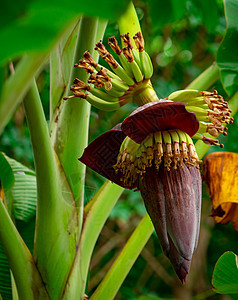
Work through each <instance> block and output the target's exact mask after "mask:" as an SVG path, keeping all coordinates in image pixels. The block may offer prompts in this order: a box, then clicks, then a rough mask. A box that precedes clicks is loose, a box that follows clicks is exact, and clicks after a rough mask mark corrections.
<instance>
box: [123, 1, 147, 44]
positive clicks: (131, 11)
mask: <svg viewBox="0 0 238 300" xmlns="http://www.w3.org/2000/svg"><path fill="white" fill-rule="evenodd" d="M118 26H119V30H120V33H121V34H124V33H127V32H128V33H129V34H130V37H131V42H132V45H133V47H134V48H135V49H137V47H136V45H135V42H134V40H133V39H132V37H133V36H134V35H135V34H136V33H137V32H139V31H140V32H141V28H140V23H139V20H138V17H137V13H136V10H135V7H134V5H133V3H132V1H131V2H130V3H129V5H128V8H127V10H126V12H125V13H124V14H123V15H122V17H121V18H120V19H119V20H118Z"/></svg>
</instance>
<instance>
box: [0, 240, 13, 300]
mask: <svg viewBox="0 0 238 300" xmlns="http://www.w3.org/2000/svg"><path fill="white" fill-rule="evenodd" d="M0 295H2V297H3V299H4V300H8V299H9V300H10V299H12V290H11V276H10V266H9V263H8V260H7V257H6V254H5V251H4V249H3V246H2V244H1V243H0ZM0 299H1V298H0Z"/></svg>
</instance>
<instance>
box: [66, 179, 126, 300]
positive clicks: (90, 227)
mask: <svg viewBox="0 0 238 300" xmlns="http://www.w3.org/2000/svg"><path fill="white" fill-rule="evenodd" d="M123 190H124V189H123V188H122V187H120V186H119V185H117V184H115V183H112V182H111V181H109V180H107V181H106V182H105V183H104V184H103V185H102V187H101V188H100V189H99V191H98V192H97V193H96V195H95V196H94V197H93V198H92V199H91V200H90V202H89V203H88V204H87V206H86V207H85V210H84V217H85V221H84V226H83V229H82V233H81V240H80V245H79V248H78V255H77V256H76V260H75V262H74V265H73V268H72V271H71V274H70V277H69V279H68V284H67V288H66V293H65V299H76V298H77V297H79V298H80V299H82V298H83V294H84V289H85V285H86V281H87V275H88V268H89V264H90V259H91V256H92V252H93V249H94V246H95V244H96V241H97V239H98V236H99V234H100V233H101V230H102V227H103V225H104V224H105V222H106V220H107V218H108V216H109V213H110V211H111V210H112V208H113V207H114V205H115V204H116V202H117V200H118V199H119V197H120V196H121V194H122V192H123ZM79 270H80V273H79ZM77 275H80V277H79V278H80V279H78V277H77ZM80 293H81V294H80ZM100 299H104V298H100ZM111 299H112V298H111Z"/></svg>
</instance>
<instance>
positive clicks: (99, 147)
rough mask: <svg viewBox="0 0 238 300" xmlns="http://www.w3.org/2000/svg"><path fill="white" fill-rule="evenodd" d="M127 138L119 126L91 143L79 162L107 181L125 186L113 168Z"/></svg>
mask: <svg viewBox="0 0 238 300" xmlns="http://www.w3.org/2000/svg"><path fill="white" fill-rule="evenodd" d="M125 137H126V135H125V134H124V133H123V132H122V131H121V124H118V125H116V126H115V127H114V128H113V129H112V130H110V131H107V132H105V133H103V134H102V135H100V136H99V137H98V138H96V139H95V140H94V141H93V142H92V143H90V144H89V145H88V147H87V148H85V150H84V153H83V156H82V157H81V158H80V159H79V160H80V161H81V162H82V163H84V164H85V165H86V166H88V167H89V168H91V169H92V170H94V171H96V172H97V173H99V174H101V175H102V176H104V177H106V178H107V179H109V180H111V181H113V182H115V183H117V184H119V185H120V186H123V183H122V181H120V178H121V174H116V173H115V170H114V168H113V167H112V166H113V165H115V164H116V162H117V156H118V153H119V150H120V146H121V143H122V142H123V140H124V139H125ZM123 187H124V186H123Z"/></svg>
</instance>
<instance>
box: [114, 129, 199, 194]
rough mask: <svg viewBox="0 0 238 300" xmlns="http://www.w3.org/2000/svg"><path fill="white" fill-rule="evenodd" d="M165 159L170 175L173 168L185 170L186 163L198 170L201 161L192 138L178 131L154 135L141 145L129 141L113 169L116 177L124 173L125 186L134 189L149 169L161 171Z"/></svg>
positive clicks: (123, 147)
mask: <svg viewBox="0 0 238 300" xmlns="http://www.w3.org/2000/svg"><path fill="white" fill-rule="evenodd" d="M162 157H163V158H164V159H163V161H164V167H165V168H167V170H168V171H169V170H170V168H171V167H173V168H174V169H177V168H182V167H183V162H184V163H185V164H186V165H187V166H188V167H191V166H196V167H198V168H199V162H200V161H199V158H198V156H197V153H196V150H195V147H194V144H193V141H192V139H191V137H190V136H189V135H188V134H187V133H185V132H183V131H181V130H179V129H177V130H168V131H158V132H155V133H151V134H149V135H148V136H147V137H146V139H145V140H144V141H143V142H142V143H141V144H137V143H135V142H134V141H133V140H132V139H130V138H129V137H126V138H125V140H124V141H123V143H122V145H121V148H120V152H119V154H118V158H117V163H116V164H115V165H114V166H113V167H114V169H115V171H116V172H117V173H118V172H121V174H122V179H121V180H123V181H124V185H125V186H128V187H129V188H133V187H134V186H135V184H137V183H138V180H139V179H141V178H143V174H144V173H146V169H147V168H148V167H153V166H154V167H155V168H156V169H157V170H159V167H160V164H161V162H162Z"/></svg>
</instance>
